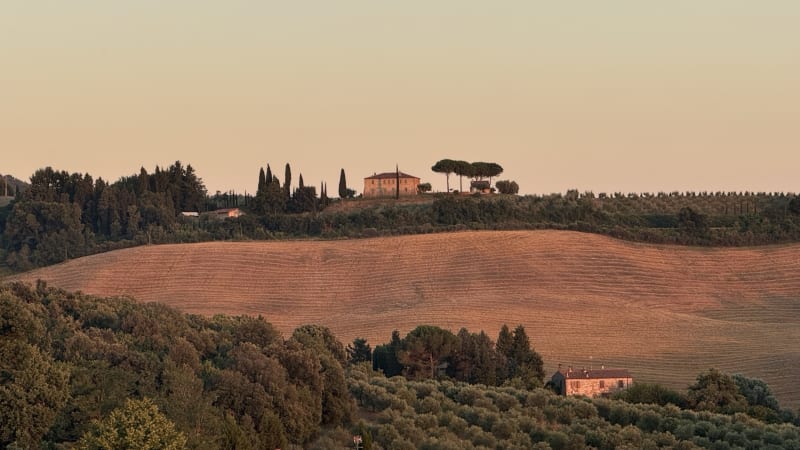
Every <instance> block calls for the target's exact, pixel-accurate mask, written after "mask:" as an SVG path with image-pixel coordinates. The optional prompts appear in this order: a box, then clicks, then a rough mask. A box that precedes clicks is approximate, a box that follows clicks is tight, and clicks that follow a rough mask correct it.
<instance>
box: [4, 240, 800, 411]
mask: <svg viewBox="0 0 800 450" xmlns="http://www.w3.org/2000/svg"><path fill="white" fill-rule="evenodd" d="M798 273H800V245H785V246H771V247H758V248H725V249H721V248H688V247H672V246H663V245H659V246H655V245H645V244H640V243H630V242H623V241H617V240H614V239H610V238H607V237H603V236H597V235H591V234H583V233H573V232H559V231H514V232H463V233H450V234H433V235H418V236H404V237H391V238H374V239H363V240H344V241H268V242H212V243H200V244H184V245H162V246H148V247H137V248H132V249H127V250H120V251H115V252H111V253H105V254H100V255H94V256H90V257H86V258H81V259H77V260H73V261H69V262H68V263H65V264H60V265H57V266H52V267H48V268H44V269H40V270H37V271H33V272H30V273H25V274H22V275H19V276H16V277H14V278H15V279H20V280H25V281H29V282H33V281H35V280H36V279H44V280H46V281H47V282H48V283H49V284H50V285H53V286H58V287H62V288H64V289H69V290H81V291H83V292H85V293H90V294H96V295H101V296H115V295H127V296H132V297H135V298H137V299H139V300H141V301H158V302H163V303H166V304H169V305H172V306H175V307H177V308H179V309H182V310H184V311H186V312H191V313H199V314H208V315H210V314H217V313H225V314H262V315H264V316H265V317H266V318H267V319H268V320H269V321H270V322H272V323H273V324H274V325H275V326H276V327H278V329H280V330H281V331H282V332H283V333H285V334H288V333H290V332H291V331H292V329H293V328H295V327H297V326H299V325H302V324H305V323H318V324H322V325H326V326H329V327H330V328H331V329H332V330H333V331H334V332H335V334H336V335H337V336H338V337H339V338H340V339H341V340H342V341H345V342H347V341H350V340H352V339H353V338H355V337H356V336H360V337H366V338H367V339H368V340H369V342H370V343H372V344H373V345H375V344H379V343H382V342H385V341H388V340H389V337H390V334H391V332H392V330H394V329H398V330H400V332H401V333H403V334H405V333H406V332H408V331H410V330H411V329H412V328H413V327H415V326H416V325H419V324H425V323H427V324H434V325H439V326H443V327H447V328H450V329H452V330H453V331H454V332H456V331H458V328H460V327H467V328H468V329H470V330H473V331H478V330H481V329H483V330H485V331H486V332H488V333H489V334H490V335H492V336H496V335H497V332H498V330H499V328H500V326H501V325H502V324H503V323H507V324H509V325H510V326H512V327H513V326H515V325H517V324H523V325H524V326H525V327H526V330H527V331H528V334H529V336H530V337H531V341H532V343H533V345H534V347H535V348H536V350H537V351H539V352H540V353H541V354H542V356H543V357H544V359H545V363H546V366H547V368H548V370H549V371H550V370H554V369H555V367H556V366H557V365H558V364H559V363H561V364H564V365H570V364H571V365H573V366H580V365H587V366H588V365H595V366H597V365H606V366H611V365H615V366H624V367H627V368H629V369H630V370H631V372H632V373H633V374H634V377H636V378H637V379H640V380H645V381H656V382H662V383H665V384H668V385H670V386H673V387H678V388H683V387H685V386H686V385H687V384H689V383H691V382H692V381H693V379H694V377H695V376H696V375H697V374H698V373H699V372H700V371H702V370H705V369H707V368H709V367H712V366H714V367H719V368H721V369H723V370H726V371H730V372H741V373H744V374H746V375H748V376H751V377H761V378H763V379H765V380H766V381H767V382H768V383H769V384H770V385H771V386H772V388H773V390H774V391H775V392H776V393H777V395H778V396H779V398H780V399H781V400H782V402H783V404H784V405H785V406H793V407H796V406H798V405H800V387H798V385H796V383H795V382H794V379H795V378H796V377H794V376H793V374H794V372H795V371H796V370H797V369H798V368H799V367H800V352H798V351H797V350H796V348H800V277H798V276H797V274H798Z"/></svg>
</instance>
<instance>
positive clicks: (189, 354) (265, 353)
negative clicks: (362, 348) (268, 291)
mask: <svg viewBox="0 0 800 450" xmlns="http://www.w3.org/2000/svg"><path fill="white" fill-rule="evenodd" d="M0 336H1V338H0V355H2V358H0V365H2V367H0V419H1V420H0V423H2V427H0V448H5V447H6V446H8V445H12V444H13V445H15V446H17V447H19V448H35V447H37V446H38V443H40V442H41V443H50V444H56V443H69V442H76V441H78V440H79V439H81V437H83V439H82V440H81V444H80V448H108V445H110V444H108V445H107V444H104V443H108V442H124V443H125V444H124V445H123V446H122V447H118V446H116V445H112V446H111V447H112V448H134V447H136V448H144V447H139V444H142V443H147V442H151V441H148V440H147V439H149V438H151V437H154V436H157V437H158V439H162V438H163V439H165V440H164V441H163V442H166V443H168V444H169V445H167V446H166V447H164V446H158V445H155V446H154V447H153V448H173V447H174V448H182V445H179V444H180V443H181V442H182V439H184V437H185V442H186V448H192V449H202V448H208V449H212V448H237V449H250V448H252V449H261V448H275V447H280V446H284V445H285V444H287V443H294V444H304V443H308V442H310V441H312V440H314V438H315V437H316V436H317V434H318V433H319V431H320V429H321V427H322V426H323V425H325V426H337V425H342V424H346V423H349V422H350V419H351V417H352V414H353V402H352V400H351V398H350V395H349V393H348V390H347V384H346V381H345V372H344V368H343V363H344V358H345V356H344V355H345V353H344V347H343V346H342V345H341V344H340V343H338V341H336V339H335V338H334V337H333V336H332V335H331V334H330V332H329V331H328V330H327V329H326V328H323V327H317V326H305V327H301V328H299V329H298V330H296V331H295V333H294V334H293V335H292V337H291V338H289V339H283V338H282V337H281V336H280V334H279V333H278V332H277V331H275V330H274V329H273V328H272V326H271V325H270V324H269V323H267V322H266V321H265V320H264V319H262V318H248V317H223V316H219V317H214V318H211V319H208V318H203V317H198V316H187V315H183V314H180V313H178V312H176V311H175V310H172V309H169V308H167V307H164V306H162V305H158V304H137V303H134V302H133V301H131V300H128V299H102V300H101V299H97V298H93V297H88V296H83V295H79V294H71V293H66V292H63V291H59V290H54V289H48V288H46V287H45V286H44V285H43V284H40V285H39V286H38V287H37V288H35V289H34V288H30V287H28V286H26V285H23V284H12V285H2V286H0ZM129 399H134V400H137V399H138V400H141V402H139V403H137V402H132V403H131V402H129V403H126V402H127V401H128V400H129ZM144 399H151V400H152V403H150V400H144ZM156 407H157V409H156ZM162 414H163V417H162V416H161V415H162ZM172 424H174V427H175V430H177V432H176V433H173V432H172V431H170V430H171V429H172V426H173V425H172ZM131 427H133V428H135V429H139V430H148V429H155V430H157V433H156V434H155V435H150V434H148V433H146V432H144V431H141V433H140V435H139V436H138V437H136V436H127V437H125V436H124V435H123V434H121V433H119V432H118V431H119V430H121V429H129V428H131ZM125 439H127V440H125ZM130 439H136V440H135V442H137V443H139V444H135V443H132V442H134V441H130ZM142 439H143V440H142ZM158 442H162V441H158ZM120 445H122V444H120ZM126 446H127V447H126Z"/></svg>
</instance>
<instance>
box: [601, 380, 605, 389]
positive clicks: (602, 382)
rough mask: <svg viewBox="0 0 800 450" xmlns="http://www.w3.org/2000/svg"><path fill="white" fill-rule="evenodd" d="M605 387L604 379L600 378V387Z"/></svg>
mask: <svg viewBox="0 0 800 450" xmlns="http://www.w3.org/2000/svg"><path fill="white" fill-rule="evenodd" d="M605 388H606V380H600V389H605Z"/></svg>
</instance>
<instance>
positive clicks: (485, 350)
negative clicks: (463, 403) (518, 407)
mask: <svg viewBox="0 0 800 450" xmlns="http://www.w3.org/2000/svg"><path fill="white" fill-rule="evenodd" d="M353 348H354V349H355V348H359V342H358V340H356V341H355V342H354V345H353ZM356 360H358V359H356ZM372 367H373V369H374V370H379V371H381V372H382V373H384V374H385V375H386V376H387V377H392V376H395V375H403V376H405V377H407V378H409V379H414V380H422V379H439V378H443V377H446V378H450V379H453V380H457V381H462V382H466V383H472V384H485V385H489V386H499V385H502V384H504V383H509V382H510V383H513V384H515V385H519V386H523V387H526V388H529V389H532V388H535V387H541V386H543V382H544V368H543V362H542V358H541V356H539V354H538V353H536V351H534V350H533V349H532V348H531V343H530V340H529V339H528V335H527V334H526V332H525V327H523V326H522V325H519V326H517V327H516V328H515V329H514V331H513V332H512V331H510V330H509V328H508V326H507V325H503V327H502V328H501V329H500V333H499V335H498V337H497V342H496V343H495V342H494V341H492V339H491V338H490V337H489V336H488V335H487V334H486V333H485V332H483V331H481V332H480V333H470V332H469V331H468V330H467V329H466V328H462V329H461V330H459V331H458V333H457V334H453V333H452V332H451V331H449V330H445V329H442V328H439V327H436V326H432V325H421V326H419V327H417V328H415V329H414V330H412V331H410V332H409V333H408V334H407V335H406V336H405V338H403V339H401V338H400V334H399V332H397V331H394V332H393V333H392V337H391V340H390V342H388V343H386V344H382V345H378V346H377V347H375V351H374V352H373V354H372Z"/></svg>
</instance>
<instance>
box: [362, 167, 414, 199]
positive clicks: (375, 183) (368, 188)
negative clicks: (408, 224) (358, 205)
mask: <svg viewBox="0 0 800 450" xmlns="http://www.w3.org/2000/svg"><path fill="white" fill-rule="evenodd" d="M417 186H419V177H415V176H413V175H409V174H407V173H403V172H400V196H401V197H407V196H412V195H417V190H418V189H417ZM397 187H398V186H397V172H384V173H376V174H375V175H372V176H371V177H366V178H364V197H365V198H366V197H372V198H375V197H394V196H395V195H397Z"/></svg>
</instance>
